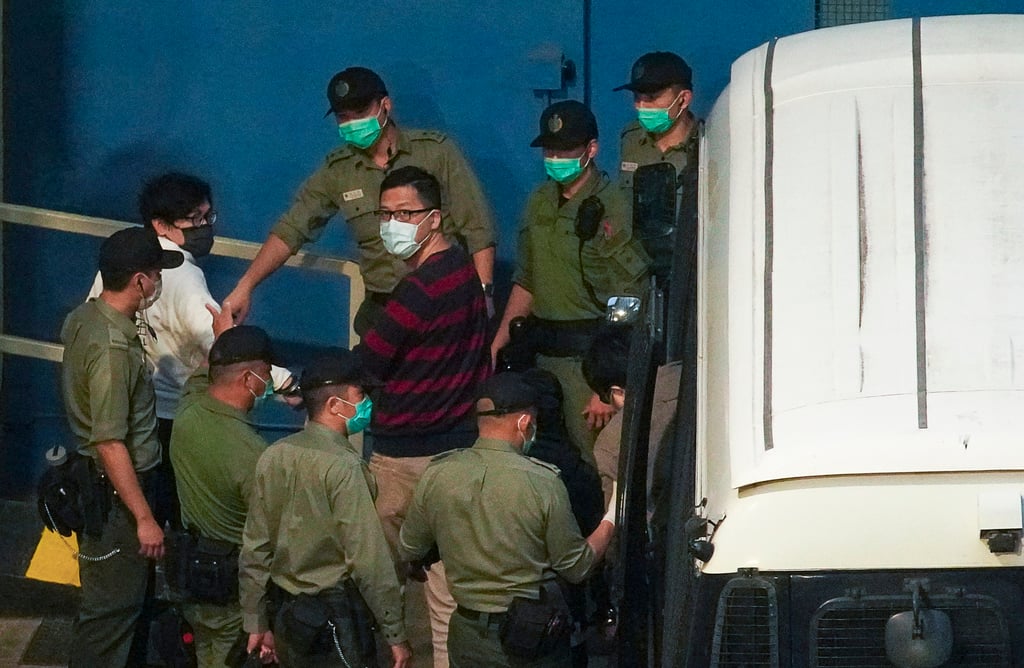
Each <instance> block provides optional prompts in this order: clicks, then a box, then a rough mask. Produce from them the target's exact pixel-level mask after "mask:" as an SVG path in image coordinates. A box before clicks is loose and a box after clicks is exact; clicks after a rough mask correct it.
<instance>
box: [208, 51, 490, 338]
mask: <svg viewBox="0 0 1024 668" xmlns="http://www.w3.org/2000/svg"><path fill="white" fill-rule="evenodd" d="M327 99H328V101H329V102H330V108H329V109H328V112H327V113H328V114H333V115H334V117H335V118H336V119H337V122H338V132H339V133H340V135H341V138H342V141H343V142H344V145H343V146H342V147H340V148H338V149H336V150H334V151H333V152H331V153H330V154H328V156H327V160H326V162H325V163H324V165H323V166H322V167H320V169H318V170H317V171H316V172H314V173H313V175H312V176H310V177H309V178H308V179H307V180H306V182H305V183H303V184H302V186H301V188H300V189H299V192H298V194H297V195H296V196H295V200H294V202H293V204H292V207H291V208H290V209H289V210H288V211H287V212H286V213H285V214H284V215H283V216H282V217H281V218H280V219H279V220H278V222H277V224H276V225H275V226H274V228H273V229H272V230H271V231H270V236H269V237H268V238H267V240H266V241H265V242H264V243H263V247H262V248H260V251H259V253H258V254H257V256H256V258H255V259H254V260H253V262H252V264H251V265H249V268H248V269H247V270H246V272H245V274H244V275H243V276H242V278H241V279H240V280H239V281H238V285H237V286H235V289H234V290H233V291H232V293H231V294H230V295H228V298H227V299H228V300H230V302H231V304H232V308H233V309H234V312H235V315H236V317H237V318H238V319H239V320H241V319H244V318H245V315H246V313H248V310H249V303H250V299H251V296H252V291H253V289H255V287H256V286H257V285H259V283H260V282H261V281H263V279H265V278H266V277H267V276H269V275H270V274H272V273H273V272H274V271H276V270H277V268H278V267H280V266H281V265H282V264H284V262H285V261H286V260H287V259H288V257H289V256H290V255H292V254H294V253H295V252H296V251H298V250H299V248H301V247H302V246H303V245H305V244H307V243H309V242H311V241H314V240H315V239H316V238H318V237H319V234H320V228H322V227H323V226H324V225H326V224H327V221H328V220H329V219H330V218H331V217H332V216H333V215H334V214H336V213H338V212H340V213H341V214H342V215H343V216H344V217H345V220H346V222H347V223H348V225H349V227H350V228H351V230H352V235H353V237H354V238H355V241H356V243H357V244H358V245H359V267H360V271H361V272H362V275H363V280H364V281H365V284H366V290H367V294H366V300H365V301H364V302H363V304H362V305H360V307H359V312H358V314H357V315H356V319H355V323H354V326H355V330H356V332H358V333H359V334H360V335H362V334H363V332H365V331H366V330H367V329H369V327H370V326H371V325H372V324H373V323H374V322H375V320H376V316H377V314H378V313H379V311H380V310H381V308H382V307H383V305H384V302H385V301H386V300H387V297H388V295H389V294H390V293H391V291H392V290H394V288H395V285H396V284H397V283H398V281H399V279H400V278H401V277H402V276H404V275H405V274H406V272H407V269H406V267H405V265H404V264H403V262H402V260H401V259H399V258H396V257H394V256H393V255H391V254H389V253H388V252H387V250H386V249H385V248H384V244H383V242H382V241H381V238H380V234H379V231H380V221H378V219H377V216H376V215H375V213H374V211H375V210H376V209H377V194H378V193H379V192H380V184H381V181H383V180H384V177H385V176H386V175H387V174H388V172H390V171H391V170H393V169H395V168H397V167H401V166H403V165H416V166H418V167H421V168H423V169H425V170H426V171H428V172H430V173H431V174H434V175H435V176H436V177H437V178H438V179H439V180H440V181H441V188H442V196H443V201H442V206H441V207H440V209H441V210H442V211H443V212H444V216H443V220H442V230H443V231H444V233H445V234H446V235H448V236H449V237H451V238H456V239H458V240H459V241H460V243H463V244H464V245H465V246H466V249H467V250H468V251H469V253H470V254H471V255H472V257H473V264H474V265H475V266H476V270H477V273H478V274H479V275H480V281H481V284H482V286H481V289H482V290H484V291H485V293H486V294H487V297H488V303H492V302H491V301H490V300H491V292H492V287H491V285H492V279H493V275H494V244H495V239H494V222H493V218H492V215H491V212H490V209H489V207H488V205H487V202H486V200H485V199H484V195H483V191H482V190H481V188H480V184H479V183H478V182H477V179H476V176H475V175H474V174H473V171H472V169H470V167H469V164H468V163H467V162H466V159H465V158H464V157H463V156H462V152H461V151H460V150H459V148H458V147H457V146H456V145H455V142H454V141H453V140H452V139H451V138H449V137H448V136H447V135H445V134H443V133H441V132H435V131H425V130H403V129H401V128H400V127H399V126H398V123H397V121H396V120H395V117H394V111H393V105H392V101H391V97H390V96H389V95H388V90H387V88H386V87H385V86H384V82H383V81H382V80H381V78H380V77H379V76H377V74H376V73H374V72H373V71H371V70H368V69H366V68H365V67H350V68H348V69H346V70H342V71H341V72H338V73H337V74H335V75H334V77H332V78H331V81H330V83H328V85H327ZM492 310H493V307H492Z"/></svg>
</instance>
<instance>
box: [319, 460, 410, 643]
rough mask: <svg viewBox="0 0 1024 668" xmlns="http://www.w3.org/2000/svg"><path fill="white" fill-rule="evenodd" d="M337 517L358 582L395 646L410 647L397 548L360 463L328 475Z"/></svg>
mask: <svg viewBox="0 0 1024 668" xmlns="http://www.w3.org/2000/svg"><path fill="white" fill-rule="evenodd" d="M326 484H327V489H328V490H329V493H330V497H329V498H330V502H331V512H332V513H333V516H334V519H335V524H336V531H337V534H338V536H339V537H340V541H339V542H340V543H341V544H342V545H344V546H345V561H346V563H347V565H348V567H349V572H350V573H351V577H352V580H353V582H355V585H356V587H357V588H358V589H359V593H360V594H362V596H363V600H365V601H366V604H367V605H368V606H370V610H372V611H373V615H374V617H375V618H376V619H377V623H378V624H379V625H380V629H381V632H382V633H383V634H384V639H385V640H386V641H387V643H388V644H389V645H396V644H398V643H400V642H405V640H406V635H405V623H404V621H403V618H402V609H403V608H402V592H401V588H400V586H399V583H398V577H397V576H396V575H395V566H394V561H393V560H392V558H391V548H389V547H388V543H387V540H386V539H385V538H384V530H383V529H382V528H381V525H380V521H379V520H378V519H377V511H376V509H375V508H374V505H373V498H372V497H371V494H370V488H369V486H368V485H367V484H366V479H365V478H364V477H363V473H362V470H361V469H360V467H359V465H358V464H357V463H353V462H345V461H339V462H338V463H337V465H336V466H333V467H332V468H331V469H330V470H329V471H328V473H327V483H326Z"/></svg>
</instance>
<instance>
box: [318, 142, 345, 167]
mask: <svg viewBox="0 0 1024 668" xmlns="http://www.w3.org/2000/svg"><path fill="white" fill-rule="evenodd" d="M350 157H352V149H350V148H349V147H348V146H346V145H344V144H342V145H341V146H339V147H337V148H336V149H334V150H333V151H331V152H330V153H328V154H327V157H326V158H324V163H325V164H328V165H333V164H334V163H336V162H338V161H339V160H345V159H347V158H350Z"/></svg>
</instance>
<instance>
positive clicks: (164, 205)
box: [89, 172, 294, 527]
mask: <svg viewBox="0 0 1024 668" xmlns="http://www.w3.org/2000/svg"><path fill="white" fill-rule="evenodd" d="M212 201H213V198H212V196H211V192H210V184H208V183H206V182H205V181H203V180H201V179H199V178H196V177H194V176H190V175H187V174H180V173H176V172H170V173H167V174H163V175H161V176H158V177H156V178H155V179H153V180H151V181H149V182H147V183H146V184H145V185H144V186H143V188H142V192H141V193H140V194H139V213H140V214H141V216H142V220H143V221H144V225H146V226H147V227H149V228H150V229H152V230H153V232H154V233H155V234H156V235H157V237H158V239H159V241H160V246H161V247H163V248H164V249H165V250H173V251H180V252H181V253H182V255H184V256H185V261H184V262H183V263H182V264H181V266H179V267H176V268H174V269H168V270H165V271H164V272H163V285H162V290H161V294H160V299H159V300H157V302H156V303H155V304H153V306H151V307H150V308H148V309H147V310H146V311H144V312H142V313H141V314H140V315H138V316H137V318H138V319H139V337H140V338H141V339H142V345H143V348H145V351H146V356H147V358H148V360H149V363H150V370H151V371H152V373H153V385H154V387H155V389H156V415H157V424H158V436H159V439H160V446H161V450H162V455H163V460H162V463H161V465H160V469H161V472H160V474H159V476H158V477H159V478H160V484H159V485H158V487H159V490H158V493H157V497H158V498H157V499H156V501H155V504H154V508H153V512H154V516H155V517H156V519H157V521H158V522H159V524H160V526H163V525H164V522H168V521H169V522H170V523H171V524H172V525H173V526H175V527H180V524H181V520H180V513H179V510H178V498H177V494H176V492H175V487H174V472H173V471H172V470H171V464H170V461H171V460H170V457H169V455H168V447H169V445H170V440H171V427H172V425H173V421H174V414H175V412H176V411H177V409H178V400H179V399H180V398H181V394H182V388H183V387H184V385H185V381H186V380H188V378H189V376H191V375H192V374H193V373H194V372H195V370H196V369H198V368H199V366H200V365H202V364H203V363H204V361H205V360H206V358H207V355H209V353H210V347H211V346H212V345H213V339H214V336H213V328H212V326H211V323H212V321H213V316H211V315H210V312H209V311H208V310H207V308H206V306H207V305H208V304H209V305H212V306H215V307H218V308H219V306H218V305H217V302H216V301H215V300H214V299H213V297H212V296H211V295H210V290H209V288H208V287H207V285H206V276H205V275H204V274H203V270H202V269H200V268H199V265H198V264H196V260H197V259H198V258H201V257H204V256H205V255H207V254H209V252H210V249H211V248H212V247H213V235H214V227H213V226H214V224H215V223H216V222H217V212H216V211H214V210H213V207H212ZM102 287H103V286H102V284H101V282H100V278H99V276H98V275H97V277H96V281H95V282H94V283H93V287H92V291H91V292H90V293H89V297H95V296H97V295H98V294H99V293H100V291H101V290H102ZM271 376H272V378H273V384H274V388H275V390H277V391H282V390H285V391H286V390H287V389H288V388H289V387H290V386H291V385H292V383H293V382H294V380H293V378H292V375H291V373H290V372H289V371H288V370H287V369H283V368H281V367H273V368H272V369H271Z"/></svg>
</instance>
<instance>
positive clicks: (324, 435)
mask: <svg viewBox="0 0 1024 668" xmlns="http://www.w3.org/2000/svg"><path fill="white" fill-rule="evenodd" d="M303 431H307V432H309V433H310V435H312V436H315V437H316V440H317V442H320V441H321V439H322V440H323V441H324V442H329V443H331V444H332V445H336V446H338V447H340V448H348V449H349V450H352V451H353V452H355V446H353V445H352V441H350V440H348V437H347V436H345V434H343V433H341V432H340V431H334V430H333V429H331V428H330V427H327V426H326V425H322V424H320V423H319V422H315V421H313V420H310V421H309V422H307V423H306V427H305V429H304V430H303Z"/></svg>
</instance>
